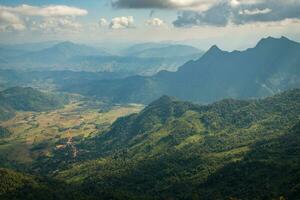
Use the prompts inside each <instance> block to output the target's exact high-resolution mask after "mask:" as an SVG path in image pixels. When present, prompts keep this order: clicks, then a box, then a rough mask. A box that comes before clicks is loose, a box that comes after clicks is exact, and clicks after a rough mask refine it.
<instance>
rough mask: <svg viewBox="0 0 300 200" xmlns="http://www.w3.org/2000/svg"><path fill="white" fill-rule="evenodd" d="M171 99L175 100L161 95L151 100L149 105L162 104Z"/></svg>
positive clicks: (170, 101) (169, 101)
mask: <svg viewBox="0 0 300 200" xmlns="http://www.w3.org/2000/svg"><path fill="white" fill-rule="evenodd" d="M173 101H175V98H174V97H170V96H167V95H163V96H161V97H160V98H159V99H157V100H155V101H153V102H152V103H151V104H150V105H164V104H169V103H172V102H173Z"/></svg>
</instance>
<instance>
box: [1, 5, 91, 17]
mask: <svg viewBox="0 0 300 200" xmlns="http://www.w3.org/2000/svg"><path fill="white" fill-rule="evenodd" d="M0 11H8V12H12V13H15V14H18V15H24V16H41V17H55V16H84V15H87V14H88V11H87V10H84V9H80V8H75V7H70V6H65V5H51V6H42V7H39V6H30V5H26V4H23V5H20V6H16V7H9V6H0Z"/></svg>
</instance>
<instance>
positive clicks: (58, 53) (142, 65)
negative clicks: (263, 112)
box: [0, 41, 203, 74]
mask: <svg viewBox="0 0 300 200" xmlns="http://www.w3.org/2000/svg"><path fill="white" fill-rule="evenodd" d="M51 44H52V46H51ZM28 46H29V47H30V45H29V44H27V45H25V46H24V45H0V68H1V69H18V70H20V69H21V70H24V69H26V70H73V71H88V72H122V73H131V74H154V73H156V72H158V71H160V70H170V71H175V70H177V68H178V67H179V66H180V65H182V64H184V63H185V62H186V61H188V60H191V59H195V58H198V57H200V56H201V55H202V54H203V52H202V51H200V50H199V49H196V48H194V47H191V46H186V45H172V44H168V45H166V44H164V45H163V44H160V43H157V44H153V45H146V46H145V45H142V44H141V45H136V46H135V47H129V48H128V49H126V50H124V52H121V53H120V54H117V55H113V54H111V53H108V52H107V51H106V50H102V49H103V48H99V47H97V48H96V47H91V46H87V45H82V44H75V43H72V42H68V41H66V42H56V43H55V42H52V43H51V42H49V43H41V44H32V45H31V46H33V48H32V49H33V50H31V51H29V50H28V48H29V47H28ZM162 46H163V48H162ZM43 47H44V48H43Z"/></svg>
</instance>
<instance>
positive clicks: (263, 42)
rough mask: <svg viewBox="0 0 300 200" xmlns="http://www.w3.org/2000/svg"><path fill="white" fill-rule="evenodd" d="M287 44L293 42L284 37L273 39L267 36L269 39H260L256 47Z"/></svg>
mask: <svg viewBox="0 0 300 200" xmlns="http://www.w3.org/2000/svg"><path fill="white" fill-rule="evenodd" d="M287 42H293V41H292V40H290V39H288V38H287V37H285V36H281V37H280V38H275V37H271V36H269V37H267V38H263V39H261V40H260V41H259V42H258V43H257V45H256V47H258V46H262V45H267V44H270V45H272V44H275V43H277V44H282V43H287Z"/></svg>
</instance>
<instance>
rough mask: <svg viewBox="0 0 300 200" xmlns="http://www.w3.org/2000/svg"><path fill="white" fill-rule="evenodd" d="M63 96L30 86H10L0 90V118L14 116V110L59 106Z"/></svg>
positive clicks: (39, 109) (48, 108)
mask: <svg viewBox="0 0 300 200" xmlns="http://www.w3.org/2000/svg"><path fill="white" fill-rule="evenodd" d="M66 101H67V99H66V98H65V97H63V96H62V97H58V96H55V95H52V94H46V93H43V92H40V91H38V90H35V89H33V88H30V87H12V88H9V89H6V90H4V91H1V92H0V102H1V104H0V120H3V119H8V118H10V117H12V116H14V114H15V111H36V112H40V111H48V110H52V109H56V108H59V107H61V106H63V104H64V103H65V102H66Z"/></svg>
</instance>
